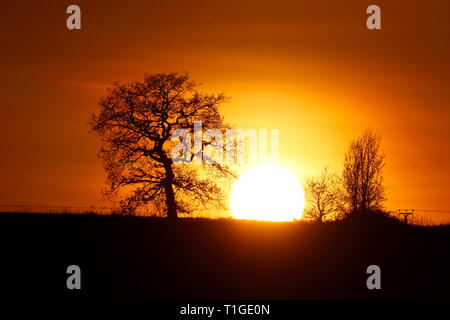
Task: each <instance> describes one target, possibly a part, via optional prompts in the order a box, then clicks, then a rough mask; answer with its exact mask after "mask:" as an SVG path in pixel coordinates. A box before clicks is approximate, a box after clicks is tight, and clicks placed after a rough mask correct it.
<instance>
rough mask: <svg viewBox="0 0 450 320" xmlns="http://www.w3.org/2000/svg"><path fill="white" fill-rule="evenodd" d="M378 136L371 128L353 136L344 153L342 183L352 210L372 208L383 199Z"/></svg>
mask: <svg viewBox="0 0 450 320" xmlns="http://www.w3.org/2000/svg"><path fill="white" fill-rule="evenodd" d="M380 142H381V137H380V136H379V135H377V134H375V133H374V131H373V130H371V129H366V131H364V133H363V134H362V136H360V137H359V138H357V139H355V140H353V141H352V142H351V143H350V146H349V148H348V150H347V153H346V154H345V158H344V171H343V184H344V188H345V191H346V196H347V202H348V204H349V206H350V209H351V210H352V211H365V210H376V209H380V208H381V207H382V204H383V201H384V200H385V196H384V191H385V188H384V186H383V168H384V154H383V153H382V152H381V151H380Z"/></svg>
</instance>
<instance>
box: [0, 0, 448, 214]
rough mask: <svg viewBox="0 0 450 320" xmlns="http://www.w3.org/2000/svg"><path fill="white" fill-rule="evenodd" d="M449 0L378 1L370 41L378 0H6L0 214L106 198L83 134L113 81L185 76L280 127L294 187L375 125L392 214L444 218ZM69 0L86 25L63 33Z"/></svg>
mask: <svg viewBox="0 0 450 320" xmlns="http://www.w3.org/2000/svg"><path fill="white" fill-rule="evenodd" d="M394 2H395V3H394ZM443 3H444V2H443V1H437V0H430V1H426V2H425V1H376V4H378V5H379V6H380V7H381V9H382V30H381V31H369V30H367V29H366V27H365V19H366V17H367V15H366V14H365V8H366V7H367V6H368V5H370V4H373V3H372V2H369V1H339V2H338V1H322V0H316V1H304V3H303V1H299V0H295V1H260V0H258V1H169V0H164V1H95V2H94V1H75V2H74V1H38V2H31V1H30V3H29V4H27V3H25V2H23V1H21V2H18V1H17V2H15V1H8V2H6V1H2V2H1V3H0V39H1V43H2V50H1V51H0V56H1V59H0V63H1V70H2V73H1V74H2V76H1V87H0V90H1V94H0V102H1V109H2V116H1V118H0V147H1V150H2V152H3V156H2V157H1V160H0V178H1V184H0V204H33V205H35V204H43V205H72V206H89V205H91V204H97V205H98V204H100V203H101V202H100V199H101V196H100V190H101V189H102V188H104V184H103V181H104V172H103V169H102V166H101V162H100V160H99V159H97V157H96V154H97V151H98V148H99V142H98V139H97V138H96V137H94V136H92V135H91V134H89V132H88V126H87V120H88V117H89V114H90V113H91V112H94V111H96V110H97V101H98V98H99V97H100V96H102V95H103V94H104V92H105V88H106V87H107V86H108V85H109V84H111V83H112V82H113V81H131V80H139V79H142V77H143V73H144V72H165V71H182V70H186V71H189V72H190V73H191V76H192V78H193V79H194V80H197V81H199V82H202V83H203V88H204V89H205V90H210V91H222V92H225V93H226V94H228V95H230V96H232V100H231V102H230V103H229V104H227V105H226V106H224V109H223V113H224V115H225V116H226V118H227V120H228V121H229V122H231V123H234V124H235V125H236V126H238V127H241V128H279V129H280V130H281V131H280V132H281V136H280V138H281V141H280V143H281V150H280V156H281V164H282V165H283V166H285V167H286V168H288V169H291V170H292V171H294V172H295V173H296V174H297V175H298V177H300V178H301V177H302V176H303V175H305V174H315V173H318V172H319V171H320V170H321V169H322V168H323V167H324V166H329V167H330V168H331V169H335V170H339V169H340V168H341V167H342V159H343V156H344V152H345V150H346V148H347V145H348V143H349V142H350V140H351V139H353V138H354V137H356V136H358V135H359V134H360V133H361V131H362V130H363V129H364V128H365V127H373V128H375V129H376V130H378V131H379V132H381V133H382V135H383V142H382V144H383V148H384V150H385V153H386V162H387V165H386V169H385V179H386V186H387V196H388V201H387V203H386V206H387V207H388V208H416V209H439V210H450V201H449V199H450V151H449V148H448V141H449V138H450V129H449V128H448V123H449V120H450V108H449V103H448V101H449V97H450V81H449V80H448V76H449V74H450V61H449V58H448V57H449V56H450V43H449V41H448V39H449V38H450V27H449V26H448V22H447V15H448V12H449V9H450V4H443ZM70 4H78V5H79V6H80V7H81V10H82V30H80V31H69V30H67V29H66V25H65V20H66V17H67V14H66V13H65V10H66V7H67V6H68V5H70ZM445 215H447V217H450V213H446V214H445Z"/></svg>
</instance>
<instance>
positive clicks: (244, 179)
mask: <svg viewBox="0 0 450 320" xmlns="http://www.w3.org/2000/svg"><path fill="white" fill-rule="evenodd" d="M304 204H305V200H304V193H303V188H302V186H301V185H300V183H299V182H298V180H297V178H296V177H295V176H294V175H293V174H292V173H290V172H289V171H287V170H285V169H282V168H280V167H276V166H258V167H254V168H251V169H249V170H248V171H246V172H244V173H243V174H242V175H241V176H240V177H239V178H238V180H237V181H236V182H235V183H234V185H233V188H232V190H231V195H230V207H231V211H232V214H233V217H234V218H236V219H248V220H262V221H293V220H294V219H300V218H301V216H302V213H303V208H304Z"/></svg>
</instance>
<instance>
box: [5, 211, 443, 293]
mask: <svg viewBox="0 0 450 320" xmlns="http://www.w3.org/2000/svg"><path fill="white" fill-rule="evenodd" d="M0 226H1V233H0V234H1V271H2V273H1V275H2V283H1V285H0V290H2V295H3V296H9V297H18V296H28V297H38V298H45V297H47V296H48V297H62V296H65V297H71V296H79V297H92V298H110V297H113V298H152V299H175V298H176V299H186V298H187V299H203V298H206V299H347V298H358V299H367V298H369V299H372V298H374V299H380V298H381V299H391V298H400V299H408V298H449V297H450V290H449V288H450V257H449V255H450V254H449V253H450V250H449V245H450V226H442V227H412V226H406V225H404V224H401V223H397V222H396V221H391V220H389V219H385V218H377V217H374V218H370V219H368V218H365V219H363V218H358V217H355V218H353V219H348V220H347V221H344V222H338V223H326V224H322V225H316V224H307V223H264V222H244V221H233V220H193V219H183V220H180V221H178V222H175V223H168V222H167V221H165V220H163V219H156V218H153V219H151V218H139V217H120V216H95V215H44V214H17V213H14V214H10V213H2V214H0ZM71 264H76V265H79V266H80V267H81V271H82V290H81V291H78V292H74V291H69V290H67V289H66V277H67V274H66V268H67V266H68V265H71ZM371 264H376V265H379V266H380V268H381V272H382V279H381V286H382V289H381V290H372V291H370V290H368V289H367V287H366V279H367V277H368V275H367V274H366V268H367V266H369V265H371Z"/></svg>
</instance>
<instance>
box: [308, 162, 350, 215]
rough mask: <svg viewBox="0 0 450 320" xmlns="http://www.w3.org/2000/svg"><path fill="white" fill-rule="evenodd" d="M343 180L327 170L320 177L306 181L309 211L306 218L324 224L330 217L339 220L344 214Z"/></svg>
mask: <svg viewBox="0 0 450 320" xmlns="http://www.w3.org/2000/svg"><path fill="white" fill-rule="evenodd" d="M340 181H341V179H340V177H339V176H338V175H337V174H336V173H330V172H329V171H328V168H325V169H324V170H323V171H322V173H321V174H320V175H319V176H315V177H309V178H306V180H305V197H306V200H307V204H308V206H307V209H306V211H305V213H304V216H305V218H307V219H310V220H314V221H316V222H323V221H324V219H326V218H329V217H331V216H332V217H334V218H338V217H339V215H340V214H341V213H342V212H343V201H342V199H343V197H342V188H341V183H340Z"/></svg>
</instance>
